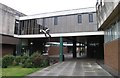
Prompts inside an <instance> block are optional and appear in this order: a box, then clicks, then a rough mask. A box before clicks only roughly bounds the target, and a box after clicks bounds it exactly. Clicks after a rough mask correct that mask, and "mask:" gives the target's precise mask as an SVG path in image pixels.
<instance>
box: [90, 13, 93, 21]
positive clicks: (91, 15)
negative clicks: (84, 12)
mask: <svg viewBox="0 0 120 78" xmlns="http://www.w3.org/2000/svg"><path fill="white" fill-rule="evenodd" d="M89 22H93V14H89Z"/></svg>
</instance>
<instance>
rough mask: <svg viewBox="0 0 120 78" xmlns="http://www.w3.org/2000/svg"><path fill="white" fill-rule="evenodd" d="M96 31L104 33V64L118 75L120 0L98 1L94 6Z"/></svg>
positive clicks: (119, 67)
mask: <svg viewBox="0 0 120 78" xmlns="http://www.w3.org/2000/svg"><path fill="white" fill-rule="evenodd" d="M96 9H97V20H98V29H99V30H103V31H105V35H104V63H105V64H106V65H107V66H108V67H109V68H110V69H111V70H112V71H115V72H117V74H119V73H120V65H119V63H120V58H119V56H120V46H119V45H120V0H114V1H111V0H110V1H109V0H104V1H103V0H99V1H98V2H97V5H96Z"/></svg>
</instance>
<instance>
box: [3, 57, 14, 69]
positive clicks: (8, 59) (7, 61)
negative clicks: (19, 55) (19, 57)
mask: <svg viewBox="0 0 120 78" xmlns="http://www.w3.org/2000/svg"><path fill="white" fill-rule="evenodd" d="M13 61H14V56H13V55H6V56H4V57H3V58H2V67H3V68H7V67H8V66H10V65H12V64H13Z"/></svg>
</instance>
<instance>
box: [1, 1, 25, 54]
mask: <svg viewBox="0 0 120 78" xmlns="http://www.w3.org/2000/svg"><path fill="white" fill-rule="evenodd" d="M24 15H25V14H23V13H20V12H18V11H16V10H14V9H12V8H10V7H8V6H6V5H4V4H1V3H0V39H1V41H0V45H1V47H2V49H1V50H0V51H2V52H0V53H2V54H3V55H5V54H14V53H13V52H14V51H15V49H16V44H18V42H19V39H18V38H15V37H14V27H15V20H17V19H18V17H20V16H24ZM1 47H0V48H1Z"/></svg>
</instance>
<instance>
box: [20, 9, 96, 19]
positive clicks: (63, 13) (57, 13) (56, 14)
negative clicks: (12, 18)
mask: <svg viewBox="0 0 120 78" xmlns="http://www.w3.org/2000/svg"><path fill="white" fill-rule="evenodd" d="M89 12H96V9H95V7H88V8H79V9H72V10H63V11H56V12H48V13H41V14H34V15H28V16H23V17H20V20H27V19H36V18H46V17H53V16H62V15H71V14H79V13H89Z"/></svg>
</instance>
